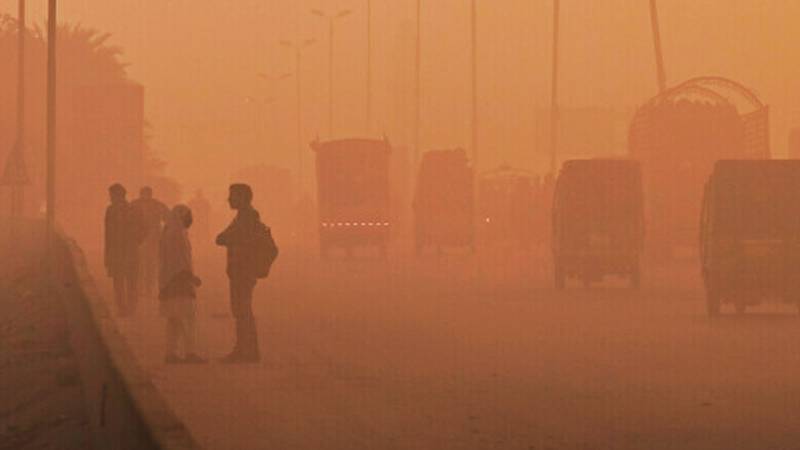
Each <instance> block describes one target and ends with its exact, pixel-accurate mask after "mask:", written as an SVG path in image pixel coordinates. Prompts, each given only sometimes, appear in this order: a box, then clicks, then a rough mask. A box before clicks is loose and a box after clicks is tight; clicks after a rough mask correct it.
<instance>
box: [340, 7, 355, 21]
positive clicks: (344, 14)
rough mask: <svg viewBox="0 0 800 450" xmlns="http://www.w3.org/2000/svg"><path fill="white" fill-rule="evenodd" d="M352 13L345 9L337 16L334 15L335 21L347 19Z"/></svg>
mask: <svg viewBox="0 0 800 450" xmlns="http://www.w3.org/2000/svg"><path fill="white" fill-rule="evenodd" d="M352 13H353V11H352V10H349V9H345V10H342V11H339V14H336V18H337V19H341V18H342V17H347V16H349V15H350V14H352Z"/></svg>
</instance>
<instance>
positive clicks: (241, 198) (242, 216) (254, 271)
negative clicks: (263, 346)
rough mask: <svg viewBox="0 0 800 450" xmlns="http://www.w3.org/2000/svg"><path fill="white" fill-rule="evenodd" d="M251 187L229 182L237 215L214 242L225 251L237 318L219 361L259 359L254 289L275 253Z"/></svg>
mask: <svg viewBox="0 0 800 450" xmlns="http://www.w3.org/2000/svg"><path fill="white" fill-rule="evenodd" d="M252 202H253V191H252V189H251V188H250V186H248V185H246V184H233V185H231V186H230V191H229V196H228V203H229V204H230V207H231V209H233V210H236V218H234V219H233V222H232V223H231V224H230V225H229V226H228V228H226V229H225V231H223V232H222V233H220V234H219V236H217V245H219V246H222V247H225V248H226V249H227V253H228V255H227V256H228V264H227V274H228V279H229V280H230V299H231V312H232V313H233V318H234V320H235V321H236V344H235V345H234V347H233V351H232V352H231V353H230V354H229V355H228V356H226V357H224V358H222V362H224V363H230V364H242V363H256V362H258V361H260V360H261V354H260V352H259V347H258V334H257V331H256V320H255V316H253V289H254V288H255V286H256V282H257V281H258V279H259V278H266V277H267V276H268V275H269V269H270V266H271V265H272V263H273V262H274V261H275V259H276V258H277V256H278V249H277V247H276V246H275V242H274V241H273V239H272V234H271V233H270V230H269V228H268V227H267V226H266V225H264V224H263V223H262V222H261V217H260V216H259V214H258V211H256V210H255V209H254V208H253V205H252Z"/></svg>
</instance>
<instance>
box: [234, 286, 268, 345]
mask: <svg viewBox="0 0 800 450" xmlns="http://www.w3.org/2000/svg"><path fill="white" fill-rule="evenodd" d="M256 281H257V280H256V279H255V278H244V277H236V278H231V279H230V289H231V313H233V318H234V320H235V321H236V345H235V346H234V347H233V353H234V354H235V355H237V356H238V357H241V358H244V359H251V360H257V359H259V358H260V356H261V354H260V351H259V347H258V333H257V331H256V318H255V316H254V315H253V289H255V287H256Z"/></svg>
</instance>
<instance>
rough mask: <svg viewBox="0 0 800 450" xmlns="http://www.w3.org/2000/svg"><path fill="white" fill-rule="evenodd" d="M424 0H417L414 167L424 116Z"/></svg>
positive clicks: (416, 162) (416, 160)
mask: <svg viewBox="0 0 800 450" xmlns="http://www.w3.org/2000/svg"><path fill="white" fill-rule="evenodd" d="M421 41H422V0H417V39H416V49H415V56H414V58H415V62H414V72H415V74H414V77H415V81H414V167H415V170H416V166H417V164H418V163H419V153H420V148H419V147H420V119H421V116H422V95H421V92H422V87H421V84H422V83H421V79H422V77H421V71H422V68H421V63H422V51H421V50H422V42H421Z"/></svg>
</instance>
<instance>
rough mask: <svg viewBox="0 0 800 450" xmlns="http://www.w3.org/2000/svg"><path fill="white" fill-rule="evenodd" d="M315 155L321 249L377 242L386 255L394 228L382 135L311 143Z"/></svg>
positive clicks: (388, 150) (386, 149)
mask: <svg viewBox="0 0 800 450" xmlns="http://www.w3.org/2000/svg"><path fill="white" fill-rule="evenodd" d="M312 149H313V150H314V151H315V152H316V156H317V157H316V160H317V189H318V192H317V195H318V207H319V235H320V251H321V252H322V254H323V256H324V255H327V254H328V251H329V250H331V249H333V248H341V249H344V250H345V251H346V252H348V253H350V252H351V251H352V250H353V249H354V248H356V247H369V246H374V247H377V248H378V249H379V251H380V252H381V254H383V255H385V253H386V250H387V245H388V242H389V236H390V230H391V227H392V224H391V221H390V217H391V211H390V186H389V164H390V163H389V161H390V155H391V147H390V146H389V143H388V142H386V141H384V140H374V139H347V140H337V141H330V142H324V143H314V144H312Z"/></svg>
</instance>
